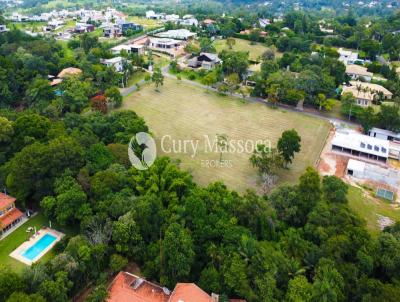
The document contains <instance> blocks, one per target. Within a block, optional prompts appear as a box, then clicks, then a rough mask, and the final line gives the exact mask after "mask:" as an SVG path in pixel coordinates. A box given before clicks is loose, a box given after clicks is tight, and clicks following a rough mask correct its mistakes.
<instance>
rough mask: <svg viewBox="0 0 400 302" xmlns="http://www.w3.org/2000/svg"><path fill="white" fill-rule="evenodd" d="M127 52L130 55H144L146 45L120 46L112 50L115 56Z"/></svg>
mask: <svg viewBox="0 0 400 302" xmlns="http://www.w3.org/2000/svg"><path fill="white" fill-rule="evenodd" d="M123 50H124V51H126V52H127V53H128V54H131V53H137V54H139V55H142V54H144V45H140V44H128V45H125V44H123V45H118V46H115V47H113V48H111V52H112V53H113V54H120V53H121V51H123Z"/></svg>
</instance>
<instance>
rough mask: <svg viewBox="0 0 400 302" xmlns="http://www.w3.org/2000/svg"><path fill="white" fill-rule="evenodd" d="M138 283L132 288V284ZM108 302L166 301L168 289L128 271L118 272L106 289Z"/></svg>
mask: <svg viewBox="0 0 400 302" xmlns="http://www.w3.org/2000/svg"><path fill="white" fill-rule="evenodd" d="M139 280H142V281H139ZM135 282H137V283H136V284H138V286H137V288H136V289H135V288H134V284H135ZM108 292H109V297H108V300H107V301H108V302H168V298H169V295H168V294H167V293H168V291H167V290H166V291H164V290H163V288H162V287H161V286H158V285H156V284H153V283H151V282H149V281H146V280H144V279H142V278H140V277H138V276H135V275H133V274H130V273H126V272H120V273H119V274H118V275H117V277H115V279H114V281H113V282H112V283H111V285H110V288H109V290H108Z"/></svg>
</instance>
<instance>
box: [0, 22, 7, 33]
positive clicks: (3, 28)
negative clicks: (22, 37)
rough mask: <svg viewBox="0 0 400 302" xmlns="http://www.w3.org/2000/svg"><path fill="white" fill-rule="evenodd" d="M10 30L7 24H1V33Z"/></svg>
mask: <svg viewBox="0 0 400 302" xmlns="http://www.w3.org/2000/svg"><path fill="white" fill-rule="evenodd" d="M6 31H9V29H8V28H7V26H6V25H4V24H0V34H1V33H4V32H6Z"/></svg>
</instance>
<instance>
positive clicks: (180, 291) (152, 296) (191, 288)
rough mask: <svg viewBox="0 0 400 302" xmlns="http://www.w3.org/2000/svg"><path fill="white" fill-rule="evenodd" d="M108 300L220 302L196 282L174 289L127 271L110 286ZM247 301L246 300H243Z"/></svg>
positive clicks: (179, 284) (131, 301)
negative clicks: (171, 289)
mask: <svg viewBox="0 0 400 302" xmlns="http://www.w3.org/2000/svg"><path fill="white" fill-rule="evenodd" d="M108 293H109V295H108V299H107V302H128V301H129V302H218V301H219V296H218V295H216V294H211V295H209V294H207V293H206V292H205V291H203V290H202V289H201V288H200V287H198V286H197V285H196V284H194V283H178V284H176V286H175V288H174V290H173V291H170V290H169V289H168V288H166V287H161V286H159V285H157V284H154V283H152V282H149V281H147V280H145V279H144V278H141V277H139V276H136V275H134V274H131V273H127V272H120V273H119V274H118V275H117V276H116V277H115V279H114V280H113V282H112V283H111V285H110V287H109V288H108ZM242 301H243V302H245V301H244V300H242Z"/></svg>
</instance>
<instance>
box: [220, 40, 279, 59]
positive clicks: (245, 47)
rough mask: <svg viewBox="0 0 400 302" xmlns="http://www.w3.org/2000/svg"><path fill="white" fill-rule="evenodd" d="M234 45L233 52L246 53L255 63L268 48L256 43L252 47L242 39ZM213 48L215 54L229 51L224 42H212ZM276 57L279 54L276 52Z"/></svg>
mask: <svg viewBox="0 0 400 302" xmlns="http://www.w3.org/2000/svg"><path fill="white" fill-rule="evenodd" d="M235 41H236V43H235V45H233V47H232V50H234V51H248V52H249V59H250V60H253V61H257V60H258V58H259V57H260V56H261V55H262V54H263V53H264V51H265V50H266V49H267V48H268V47H267V46H265V45H263V44H261V43H256V44H254V45H251V44H250V41H247V40H243V39H235ZM214 46H215V48H216V50H217V52H220V51H222V50H224V49H226V50H229V47H228V45H226V40H225V39H223V40H216V41H215V42H214ZM276 56H277V57H279V56H281V54H280V53H279V52H276Z"/></svg>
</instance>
